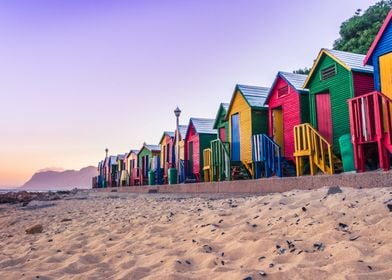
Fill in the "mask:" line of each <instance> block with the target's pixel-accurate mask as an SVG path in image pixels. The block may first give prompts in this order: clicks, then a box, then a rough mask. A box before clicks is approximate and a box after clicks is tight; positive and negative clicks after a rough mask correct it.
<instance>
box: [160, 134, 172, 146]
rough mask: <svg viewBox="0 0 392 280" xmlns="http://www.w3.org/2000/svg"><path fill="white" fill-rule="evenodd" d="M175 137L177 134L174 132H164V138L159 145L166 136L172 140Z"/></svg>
mask: <svg viewBox="0 0 392 280" xmlns="http://www.w3.org/2000/svg"><path fill="white" fill-rule="evenodd" d="M174 135H175V133H174V132H173V131H164V132H163V135H162V137H161V140H160V141H159V144H161V143H162V141H163V139H164V138H165V137H166V136H169V137H170V138H172V139H174Z"/></svg>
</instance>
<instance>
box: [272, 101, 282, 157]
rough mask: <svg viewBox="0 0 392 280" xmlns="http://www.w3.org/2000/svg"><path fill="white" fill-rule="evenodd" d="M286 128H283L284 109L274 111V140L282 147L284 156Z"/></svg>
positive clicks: (279, 108)
mask: <svg viewBox="0 0 392 280" xmlns="http://www.w3.org/2000/svg"><path fill="white" fill-rule="evenodd" d="M283 132H284V128H283V111H282V107H277V108H274V109H272V138H273V139H274V141H275V143H276V144H278V145H279V146H280V150H281V153H282V155H284V133H283Z"/></svg>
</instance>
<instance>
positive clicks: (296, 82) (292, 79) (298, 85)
mask: <svg viewBox="0 0 392 280" xmlns="http://www.w3.org/2000/svg"><path fill="white" fill-rule="evenodd" d="M279 78H281V79H282V80H284V81H285V82H286V83H287V84H288V85H289V86H291V88H293V89H294V90H295V91H296V92H297V93H308V92H309V90H308V89H304V88H302V86H303V84H304V82H305V80H306V78H307V75H304V74H295V73H289V72H282V71H279V72H278V74H276V77H275V80H274V82H273V84H272V86H271V88H270V91H269V92H268V96H267V98H266V100H265V104H266V105H268V101H269V99H270V98H271V96H272V94H273V92H274V90H275V87H276V85H277V83H278V81H279Z"/></svg>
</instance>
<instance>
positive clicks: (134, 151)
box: [127, 149, 139, 158]
mask: <svg viewBox="0 0 392 280" xmlns="http://www.w3.org/2000/svg"><path fill="white" fill-rule="evenodd" d="M138 153H139V150H134V149H131V150H130V151H129V153H128V154H127V158H129V156H130V155H131V154H136V155H137V154H138Z"/></svg>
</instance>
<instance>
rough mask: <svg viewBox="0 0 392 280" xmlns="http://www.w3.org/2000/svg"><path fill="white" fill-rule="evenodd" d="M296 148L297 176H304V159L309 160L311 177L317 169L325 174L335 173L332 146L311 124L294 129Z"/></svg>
mask: <svg viewBox="0 0 392 280" xmlns="http://www.w3.org/2000/svg"><path fill="white" fill-rule="evenodd" d="M294 148H295V150H294V157H295V163H296V170H297V176H302V175H303V174H304V161H303V159H304V157H308V158H309V165H310V174H311V175H315V174H316V171H317V168H318V169H319V170H321V171H322V172H323V173H325V174H333V173H334V163H333V157H334V155H333V153H332V145H331V144H330V143H329V142H328V141H327V140H326V139H325V138H324V137H323V136H321V135H320V133H319V132H318V131H317V130H315V129H314V128H313V127H312V126H311V125H310V124H308V123H305V124H300V125H297V126H295V127H294Z"/></svg>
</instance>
